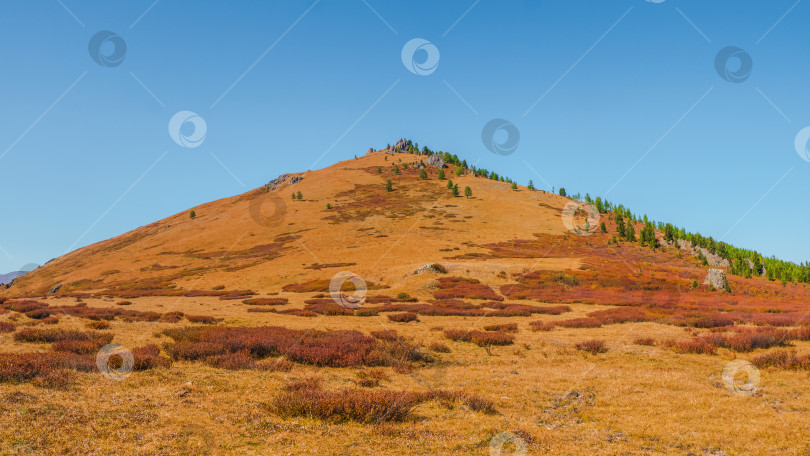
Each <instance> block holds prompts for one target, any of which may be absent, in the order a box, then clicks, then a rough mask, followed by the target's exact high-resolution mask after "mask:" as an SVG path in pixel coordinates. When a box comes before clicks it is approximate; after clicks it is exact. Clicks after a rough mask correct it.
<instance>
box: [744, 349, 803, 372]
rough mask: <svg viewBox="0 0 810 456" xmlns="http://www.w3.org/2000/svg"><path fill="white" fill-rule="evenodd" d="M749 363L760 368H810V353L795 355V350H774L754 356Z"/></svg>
mask: <svg viewBox="0 0 810 456" xmlns="http://www.w3.org/2000/svg"><path fill="white" fill-rule="evenodd" d="M751 364H753V365H754V366H756V367H758V368H760V369H762V368H765V367H775V368H777V369H787V370H810V355H802V356H800V355H796V352H795V351H792V350H791V351H788V350H775V351H773V352H770V353H763V354H761V355H758V356H755V357H754V358H753V359H752V360H751Z"/></svg>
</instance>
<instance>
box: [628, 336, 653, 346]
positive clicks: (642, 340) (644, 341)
mask: <svg viewBox="0 0 810 456" xmlns="http://www.w3.org/2000/svg"><path fill="white" fill-rule="evenodd" d="M633 343H634V344H636V345H646V346H650V347H651V346H653V345H655V339H653V338H652V337H638V338H636V339H635V340H633Z"/></svg>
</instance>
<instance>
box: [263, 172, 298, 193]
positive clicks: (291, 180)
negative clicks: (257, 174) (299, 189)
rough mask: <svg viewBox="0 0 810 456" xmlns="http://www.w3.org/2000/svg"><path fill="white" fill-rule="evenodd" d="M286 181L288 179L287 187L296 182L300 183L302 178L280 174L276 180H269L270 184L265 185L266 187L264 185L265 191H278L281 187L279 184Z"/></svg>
mask: <svg viewBox="0 0 810 456" xmlns="http://www.w3.org/2000/svg"><path fill="white" fill-rule="evenodd" d="M287 179H289V185H293V184H295V183H297V182H301V181H302V180H303V179H304V178H303V177H301V176H293V177H290V175H289V174H282V175H281V176H278V177H277V178H275V179H273V180H271V181H270V182H268V183H267V185H266V187H267V191H272V190H276V189H278V188H279V187H281V184H283V183H284V182H285V181H287Z"/></svg>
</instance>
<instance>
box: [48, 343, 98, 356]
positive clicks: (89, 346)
mask: <svg viewBox="0 0 810 456" xmlns="http://www.w3.org/2000/svg"><path fill="white" fill-rule="evenodd" d="M104 345H106V344H100V345H99V343H98V342H95V341H89V340H61V341H59V342H55V343H54V344H53V351H57V352H70V353H76V354H79V355H95V354H97V353H98V351H99V349H101V347H103V346H104Z"/></svg>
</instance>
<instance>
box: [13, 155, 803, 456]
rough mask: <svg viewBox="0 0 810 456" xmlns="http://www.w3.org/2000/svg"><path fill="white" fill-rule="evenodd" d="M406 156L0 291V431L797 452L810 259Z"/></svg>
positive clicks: (203, 446)
mask: <svg viewBox="0 0 810 456" xmlns="http://www.w3.org/2000/svg"><path fill="white" fill-rule="evenodd" d="M423 159H424V157H416V156H414V155H413V154H407V153H395V154H391V153H384V151H380V152H378V151H373V152H370V153H369V154H367V155H365V156H362V157H360V158H358V159H355V160H347V161H345V162H341V163H338V164H336V165H333V166H331V167H328V168H325V169H323V170H318V171H309V172H306V173H300V174H296V175H285V176H282V177H281V178H280V179H279V180H278V181H273V182H271V183H270V184H268V186H265V187H263V188H261V189H257V190H254V191H251V192H248V193H245V194H243V195H238V196H235V197H232V198H227V199H223V200H220V201H215V202H212V203H208V204H205V205H202V206H199V207H196V208H193V214H191V213H189V212H183V213H181V214H177V215H175V216H172V217H169V218H167V219H165V220H161V221H159V222H155V223H153V224H150V225H147V226H144V227H141V228H138V229H136V230H133V231H131V232H129V233H126V234H123V235H121V236H119V237H116V238H113V239H110V240H107V241H103V242H100V243H97V244H94V245H91V246H88V247H85V248H83V249H80V250H77V251H75V252H72V253H69V254H67V255H65V256H62V257H60V258H57V259H55V260H53V261H51V262H49V263H48V264H46V265H45V266H43V267H42V268H40V269H37V270H35V271H33V272H31V273H29V274H26V275H25V276H23V277H21V278H19V279H18V280H17V281H15V283H14V284H13V285H12V286H10V287H8V288H6V289H0V411H2V415H0V416H1V417H2V418H0V454H77V453H80V454H167V455H169V454H256V455H260V454H261V455H263V454H290V455H295V454H334V455H354V454H394V455H406V454H430V455H433V454H481V455H496V454H503V455H506V454H525V455H534V454H538V455H539V454H560V455H575V454H576V455H578V454H583V453H587V454H616V455H625V454H639V455H642V454H643V455H648V454H649V455H656V454H682V455H714V456H719V455H748V454H774V455H776V454H778V455H786V454H787V455H803V454H810V439H809V438H808V437H810V430H808V427H807V426H806V423H807V420H808V417H810V416H809V415H808V406H807V400H808V397H810V378H808V372H810V319H808V318H806V315H807V312H808V311H809V310H810V289H808V285H807V284H806V283H803V282H802V281H800V280H789V279H786V278H785V276H782V280H769V279H774V277H769V276H768V273H765V272H762V273H759V272H758V273H755V274H747V275H746V274H741V275H739V274H736V273H735V275H732V274H731V272H730V271H731V270H732V269H734V270H735V271H739V270H740V268H741V266H740V263H739V262H736V261H732V262H725V263H724V261H723V258H720V257H718V256H717V255H713V254H712V253H710V252H708V251H705V250H702V249H701V247H699V246H697V245H693V244H691V243H686V242H681V241H679V240H678V239H676V240H674V241H673V240H672V239H669V240H668V239H667V234H666V233H663V232H661V231H660V230H653V231H650V230H652V228H648V226H651V225H648V226H645V224H644V223H642V222H641V221H640V220H638V219H636V218H630V217H622V216H621V215H619V213H620V212H621V210H616V209H600V211H599V214H598V218H599V219H598V221H596V223H592V221H591V220H590V219H589V218H588V217H592V215H588V214H587V213H586V211H581V210H580V209H579V208H576V209H574V210H570V209H569V208H570V204H571V203H572V201H573V200H571V199H569V198H566V197H563V196H559V195H555V194H552V193H547V192H543V191H538V190H534V189H531V188H526V187H518V186H517V185H512V186H510V185H509V183H506V182H500V181H498V180H494V179H487V178H482V177H478V176H477V175H476V173H474V172H470V170H468V169H466V167H462V169H460V170H459V171H457V172H455V173H454V172H453V169H452V168H447V169H445V168H439V167H436V166H432V165H428V166H424V167H422V166H418V165H420V163H419V162H420V161H422V160H423ZM456 169H458V168H456ZM445 173H446V175H445ZM448 180H452V182H453V183H454V184H455V185H458V186H459V187H460V188H461V190H460V191H457V190H456V189H455V188H454V187H453V185H448V184H447V181H448ZM466 187H469V188H470V192H469V193H467V192H464V191H463V189H465V188H466ZM465 193H467V195H466V196H465ZM572 220H573V222H574V223H573V224H574V225H575V226H576V227H578V228H576V229H573V230H572V229H571V225H572ZM625 224H627V225H628V226H633V227H634V228H633V236H635V228H638V230H639V232H640V233H642V236H646V239H647V241H650V239H651V238H650V237H649V236H652V237H653V240H652V241H651V244H649V242H648V245H645V244H644V241H643V240H642V242H641V243H639V242H637V241H635V240H633V239H628V238H630V236H625V235H621V236H618V237H617V235H616V233H617V232H619V233H625V232H626V231H625V230H626V228H625ZM596 227H599V229H593V228H596ZM645 230H646V231H645ZM712 242H713V241H712ZM651 245H652V247H653V248H651ZM710 267H711V268H713V269H718V270H725V271H728V272H729V275H728V284H727V287H726V288H727V289H726V290H723V289H718V288H717V287H715V286H713V285H710V284H706V283H704V281H705V279H706V277H707V272H708V269H709V268H710ZM750 268H751V270H760V268H758V267H755V266H753V265H752V266H750ZM349 273H350V274H349ZM773 273H774V268H773V267H771V268H770V274H773ZM336 277H337V278H339V279H340V280H338V282H337V289H336V287H335V281H334V279H335V278H336ZM349 279H351V280H349ZM355 279H357V280H355ZM359 283H362V284H364V285H365V287H367V291H366V292H365V293H363V292H362V286H361V287H360V289H357V287H358V284H359ZM352 284H354V286H355V289H354V290H353V289H352ZM362 294H365V299H363V300H361V301H359V302H356V301H355V300H354V298H355V297H356V296H359V295H362ZM111 344H113V345H115V346H120V347H117V348H116V347H114V346H112V347H111ZM130 354H131V357H129V356H130ZM99 360H101V362H100V363H99V362H98V361H99Z"/></svg>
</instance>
